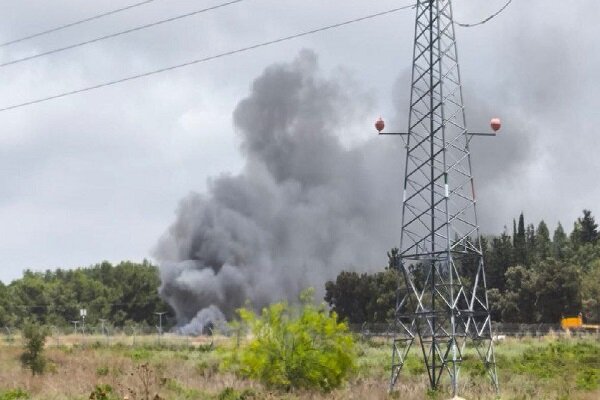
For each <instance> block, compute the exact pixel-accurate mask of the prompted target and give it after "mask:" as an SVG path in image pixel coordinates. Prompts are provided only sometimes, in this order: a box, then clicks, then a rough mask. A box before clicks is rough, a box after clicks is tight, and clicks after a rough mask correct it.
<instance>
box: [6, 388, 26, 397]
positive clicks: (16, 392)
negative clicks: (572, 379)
mask: <svg viewBox="0 0 600 400" xmlns="http://www.w3.org/2000/svg"><path fill="white" fill-rule="evenodd" d="M28 398H29V393H27V392H26V391H24V390H23V389H18V388H17V389H11V390H7V391H6V392H0V400H21V399H28Z"/></svg>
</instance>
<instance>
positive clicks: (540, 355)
mask: <svg viewBox="0 0 600 400" xmlns="http://www.w3.org/2000/svg"><path fill="white" fill-rule="evenodd" d="M509 368H510V370H511V371H512V372H514V373H518V374H528V375H531V376H534V377H537V378H541V379H546V380H550V379H556V378H558V377H562V378H564V379H565V380H569V381H573V378H575V383H576V386H577V388H579V389H584V390H593V389H597V388H599V387H600V347H598V346H597V345H593V344H591V343H586V342H575V343H573V342H568V341H565V340H561V341H557V342H555V343H550V344H548V345H546V346H543V347H542V348H539V347H530V348H528V349H527V350H525V351H524V352H523V354H522V355H521V356H520V357H518V358H517V359H513V360H512V361H511V363H510V364H509Z"/></svg>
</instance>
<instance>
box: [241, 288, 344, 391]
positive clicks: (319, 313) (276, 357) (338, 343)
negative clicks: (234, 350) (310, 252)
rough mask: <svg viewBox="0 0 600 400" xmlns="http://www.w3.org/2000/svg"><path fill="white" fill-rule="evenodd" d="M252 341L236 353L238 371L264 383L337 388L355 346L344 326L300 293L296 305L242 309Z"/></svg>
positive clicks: (280, 385) (281, 304) (282, 386)
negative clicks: (301, 296)
mask: <svg viewBox="0 0 600 400" xmlns="http://www.w3.org/2000/svg"><path fill="white" fill-rule="evenodd" d="M239 312H240V317H241V319H242V321H243V322H244V323H246V324H248V326H249V327H250V329H251V331H252V339H251V340H250V342H249V343H248V344H247V345H246V346H244V347H242V349H241V350H240V351H239V362H240V372H241V373H242V374H243V375H245V376H248V377H250V378H254V379H257V380H259V381H261V382H262V383H263V384H265V385H267V386H268V387H274V388H280V389H286V390H287V389H291V388H309V389H310V388H318V389H321V390H323V391H329V390H331V389H334V388H336V387H338V386H340V385H341V384H342V383H343V381H344V379H346V377H347V376H348V375H349V373H350V372H351V371H352V370H353V368H354V363H355V358H356V355H355V345H354V341H353V339H352V335H351V334H350V332H349V330H348V327H347V326H346V325H345V324H344V323H340V322H338V320H337V316H336V314H335V313H328V312H327V311H326V310H325V307H322V306H321V307H316V306H314V305H312V293H310V294H307V293H306V292H305V293H304V295H303V301H302V305H301V306H300V308H293V307H290V306H289V305H288V304H286V303H276V304H273V305H271V306H269V307H268V308H265V309H263V311H262V313H261V314H260V315H256V314H255V313H254V312H253V311H251V310H248V309H241V310H240V311H239Z"/></svg>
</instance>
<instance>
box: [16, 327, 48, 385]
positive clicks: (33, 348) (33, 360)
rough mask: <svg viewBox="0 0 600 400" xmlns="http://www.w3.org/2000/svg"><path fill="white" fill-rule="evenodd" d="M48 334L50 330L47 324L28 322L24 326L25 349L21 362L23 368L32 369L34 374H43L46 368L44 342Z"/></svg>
mask: <svg viewBox="0 0 600 400" xmlns="http://www.w3.org/2000/svg"><path fill="white" fill-rule="evenodd" d="M47 335H48V330H47V329H46V327H45V326H41V325H39V324H36V323H32V322H27V323H26V324H25V325H24V327H23V338H24V339H25V349H24V351H23V354H21V364H22V365H23V368H27V369H30V370H31V374H32V375H36V374H38V375H40V374H43V373H44V371H45V369H46V358H45V357H44V344H45V342H46V336H47Z"/></svg>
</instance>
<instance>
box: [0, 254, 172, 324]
mask: <svg viewBox="0 0 600 400" xmlns="http://www.w3.org/2000/svg"><path fill="white" fill-rule="evenodd" d="M159 286H160V277H159V272H158V268H157V267H156V266H155V265H152V264H151V263H150V262H148V261H146V260H144V261H143V262H142V263H134V262H130V261H125V262H121V263H119V264H117V265H112V264H111V263H109V262H102V263H100V264H96V265H93V266H91V267H87V268H77V269H71V270H65V269H56V270H54V271H50V270H48V271H45V272H32V271H30V270H27V271H25V272H24V273H23V276H22V278H20V279H17V280H14V281H13V282H11V283H9V284H7V285H5V284H4V283H2V282H0V327H22V326H23V325H24V323H25V322H26V321H31V322H36V323H39V324H45V325H54V326H56V327H67V326H71V321H75V320H81V318H80V310H81V309H86V311H87V316H86V324H90V325H99V321H100V319H106V320H108V321H109V323H110V324H112V325H113V326H118V327H123V326H126V325H128V324H137V325H139V324H142V325H151V326H154V325H156V321H157V320H156V318H157V316H156V315H155V314H154V313H155V312H163V311H171V309H170V307H169V306H168V305H167V304H166V303H165V302H164V301H163V300H162V299H161V298H160V296H159V294H158V287H159ZM171 315H173V313H172V311H171Z"/></svg>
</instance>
